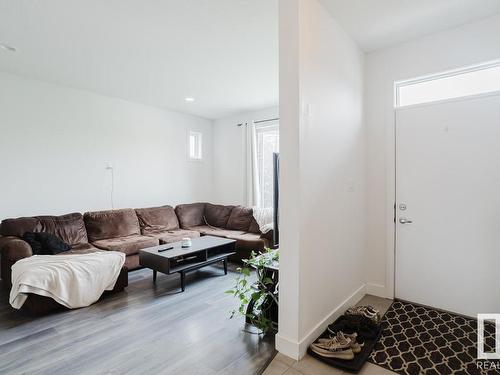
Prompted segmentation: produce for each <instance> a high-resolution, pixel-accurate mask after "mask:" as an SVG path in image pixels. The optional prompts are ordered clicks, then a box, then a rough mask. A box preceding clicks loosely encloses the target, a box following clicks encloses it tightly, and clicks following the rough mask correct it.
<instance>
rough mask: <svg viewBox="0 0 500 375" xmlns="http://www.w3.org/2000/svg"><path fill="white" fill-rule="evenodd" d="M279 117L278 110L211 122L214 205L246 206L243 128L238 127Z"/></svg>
mask: <svg viewBox="0 0 500 375" xmlns="http://www.w3.org/2000/svg"><path fill="white" fill-rule="evenodd" d="M276 117H279V108H278V107H272V108H266V109H263V110H260V111H254V112H245V113H241V114H238V115H236V116H231V117H226V118H222V119H218V120H215V121H214V202H218V203H221V204H234V205H236V204H240V205H243V206H244V205H246V203H247V192H246V176H247V175H246V173H247V172H246V128H245V126H237V124H242V123H243V124H244V123H246V122H248V123H250V122H252V121H258V120H265V119H271V118H276Z"/></svg>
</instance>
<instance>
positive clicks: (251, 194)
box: [246, 121, 260, 207]
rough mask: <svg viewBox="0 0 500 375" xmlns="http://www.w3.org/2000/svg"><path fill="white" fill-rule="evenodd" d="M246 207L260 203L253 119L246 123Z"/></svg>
mask: <svg viewBox="0 0 500 375" xmlns="http://www.w3.org/2000/svg"><path fill="white" fill-rule="evenodd" d="M246 128H247V134H246V143H247V158H246V159H247V207H253V206H259V205H260V184H259V169H258V162H257V132H256V129H255V124H254V123H253V121H252V122H251V123H247V126H246Z"/></svg>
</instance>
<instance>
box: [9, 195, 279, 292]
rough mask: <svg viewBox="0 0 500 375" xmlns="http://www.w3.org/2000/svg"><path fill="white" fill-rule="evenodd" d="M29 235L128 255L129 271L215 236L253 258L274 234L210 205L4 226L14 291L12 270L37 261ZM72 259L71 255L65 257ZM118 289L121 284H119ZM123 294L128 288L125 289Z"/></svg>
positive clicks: (248, 216)
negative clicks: (161, 247) (160, 251)
mask: <svg viewBox="0 0 500 375" xmlns="http://www.w3.org/2000/svg"><path fill="white" fill-rule="evenodd" d="M26 232H49V233H52V234H55V235H57V236H58V237H60V238H61V239H62V240H63V241H64V242H66V243H68V244H69V245H70V246H71V250H70V252H73V253H82V252H89V251H97V250H99V249H103V250H115V251H121V252H123V253H125V254H126V255H127V257H126V261H125V267H126V268H127V269H128V270H133V269H136V268H139V267H140V265H139V255H138V253H139V250H140V249H142V248H146V247H150V246H156V245H158V244H164V243H171V242H176V241H179V240H180V239H182V238H184V237H190V238H195V237H199V236H200V235H212V236H219V237H226V238H231V239H235V240H236V251H237V254H236V255H235V256H233V257H232V260H235V261H241V259H244V258H248V257H249V255H250V253H251V251H252V250H254V251H262V250H263V249H264V248H265V247H269V246H271V245H272V244H271V240H272V233H267V234H266V235H263V234H262V233H261V232H260V231H259V227H258V225H257V223H256V222H255V220H254V218H253V212H252V209H251V208H246V207H241V206H222V205H215V204H210V203H192V204H181V205H179V206H177V207H176V208H175V209H174V208H173V207H171V206H162V207H151V208H139V209H135V210H134V209H130V208H127V209H119V210H110V211H96V212H86V213H85V214H84V215H82V214H80V213H72V214H67V215H62V216H35V217H24V218H17V219H6V220H3V221H2V223H1V225H0V235H1V236H2V237H0V253H1V277H2V279H3V280H4V281H6V283H7V285H10V278H11V266H12V265H13V264H14V263H15V262H16V261H18V260H20V259H22V258H26V257H29V256H31V255H32V254H33V253H32V250H31V247H30V246H29V245H28V243H27V242H25V241H23V240H22V239H21V238H22V236H23V235H24V233H26ZM65 254H67V252H66V253H65ZM117 284H118V283H117ZM122 289H123V288H122Z"/></svg>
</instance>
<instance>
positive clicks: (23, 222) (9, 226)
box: [0, 217, 42, 237]
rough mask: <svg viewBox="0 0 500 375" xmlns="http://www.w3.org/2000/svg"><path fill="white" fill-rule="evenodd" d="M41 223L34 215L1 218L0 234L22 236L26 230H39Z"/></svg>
mask: <svg viewBox="0 0 500 375" xmlns="http://www.w3.org/2000/svg"><path fill="white" fill-rule="evenodd" d="M41 229H42V224H41V223H40V220H38V218H36V217H19V218H17V219H5V220H2V224H1V225H0V234H1V235H2V236H5V237H6V236H15V237H22V236H23V235H24V233H26V232H40V231H41Z"/></svg>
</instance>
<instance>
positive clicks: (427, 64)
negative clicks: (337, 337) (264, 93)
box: [365, 16, 500, 297]
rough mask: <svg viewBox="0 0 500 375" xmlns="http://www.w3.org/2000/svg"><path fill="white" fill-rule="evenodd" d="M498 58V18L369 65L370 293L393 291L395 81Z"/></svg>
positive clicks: (382, 54) (386, 53)
mask: <svg viewBox="0 0 500 375" xmlns="http://www.w3.org/2000/svg"><path fill="white" fill-rule="evenodd" d="M499 58H500V16H495V17H491V18H488V19H485V20H483V21H480V22H476V23H472V24H467V25H464V26H461V27H459V28H455V29H452V30H448V31H445V32H440V33H436V34H433V35H430V36H427V37H424V38H421V39H418V40H415V41H412V42H409V43H405V44H401V45H398V46H395V47H392V48H388V49H384V50H380V51H377V52H373V53H370V54H368V55H367V56H366V63H365V118H366V125H367V139H368V142H367V185H368V186H369V195H368V210H367V212H366V215H367V219H368V232H367V235H368V240H367V244H368V252H367V254H366V258H365V259H366V265H365V270H366V275H367V282H368V285H367V290H368V291H369V292H371V293H374V294H378V295H381V296H388V297H392V296H393V290H394V282H393V281H394V273H393V270H394V266H393V264H394V241H393V235H394V233H393V211H392V206H393V203H394V193H395V192H394V106H393V103H394V86H393V85H394V81H396V80H402V79H408V78H414V77H418V76H422V75H428V74H432V73H437V72H442V71H446V70H450V69H455V68H460V67H463V66H467V65H471V64H477V63H481V62H485V61H489V60H493V59H499Z"/></svg>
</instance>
